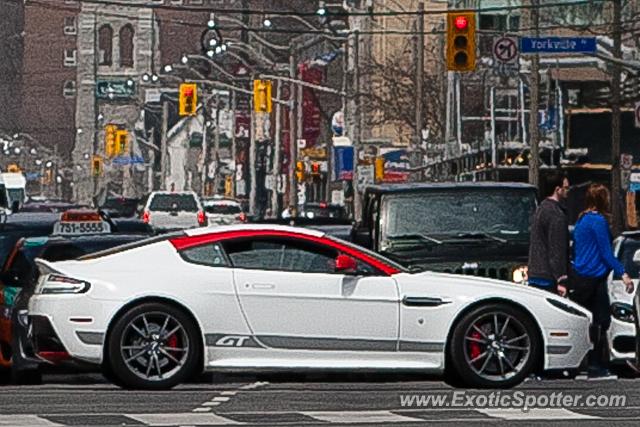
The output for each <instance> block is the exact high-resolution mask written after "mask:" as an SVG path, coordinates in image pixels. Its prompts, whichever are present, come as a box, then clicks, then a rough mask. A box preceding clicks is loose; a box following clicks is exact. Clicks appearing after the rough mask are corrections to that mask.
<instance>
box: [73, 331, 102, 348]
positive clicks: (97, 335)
mask: <svg viewBox="0 0 640 427" xmlns="http://www.w3.org/2000/svg"><path fill="white" fill-rule="evenodd" d="M76 335H77V336H78V338H80V341H82V342H83V343H84V344H89V345H101V344H102V341H104V334H103V333H102V332H83V331H77V332H76Z"/></svg>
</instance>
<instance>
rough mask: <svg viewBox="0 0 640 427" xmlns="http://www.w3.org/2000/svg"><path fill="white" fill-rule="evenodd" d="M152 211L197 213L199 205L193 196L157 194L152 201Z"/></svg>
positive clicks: (150, 207) (150, 206)
mask: <svg viewBox="0 0 640 427" xmlns="http://www.w3.org/2000/svg"><path fill="white" fill-rule="evenodd" d="M149 209H150V210H152V211H165V212H171V211H186V212H197V211H198V204H197V203H196V199H195V198H194V197H193V195H191V194H156V195H155V196H153V199H152V200H151V205H149Z"/></svg>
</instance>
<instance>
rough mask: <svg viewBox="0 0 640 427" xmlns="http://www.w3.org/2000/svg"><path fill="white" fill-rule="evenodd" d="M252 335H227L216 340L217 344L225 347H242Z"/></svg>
mask: <svg viewBox="0 0 640 427" xmlns="http://www.w3.org/2000/svg"><path fill="white" fill-rule="evenodd" d="M249 338H251V337H241V336H237V335H225V336H224V337H222V338H220V339H219V340H218V341H216V344H215V345H219V346H223V347H242V346H243V344H244V342H245V341H246V340H248V339H249Z"/></svg>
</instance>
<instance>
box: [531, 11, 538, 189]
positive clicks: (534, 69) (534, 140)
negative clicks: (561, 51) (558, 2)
mask: <svg viewBox="0 0 640 427" xmlns="http://www.w3.org/2000/svg"><path fill="white" fill-rule="evenodd" d="M531 6H532V7H531V10H530V13H531V24H532V25H531V27H533V28H534V31H535V35H536V37H538V35H539V34H538V33H539V18H540V16H539V0H531ZM539 61H540V57H539V56H538V54H537V53H536V54H534V55H533V56H532V57H531V76H530V82H529V83H530V84H529V95H530V97H529V99H530V105H529V147H530V151H529V154H530V156H529V157H530V158H529V184H531V185H533V186H534V187H536V188H537V189H539V188H540V152H539V139H540V130H539V129H538V104H539V101H540V62H539Z"/></svg>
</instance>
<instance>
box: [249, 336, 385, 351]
mask: <svg viewBox="0 0 640 427" xmlns="http://www.w3.org/2000/svg"><path fill="white" fill-rule="evenodd" d="M258 339H259V340H260V341H261V342H263V343H264V344H265V345H267V346H269V347H273V348H283V349H287V350H293V349H303V350H327V351H340V350H343V351H395V350H396V341H395V340H356V339H342V338H303V337H283V336H270V335H260V336H258Z"/></svg>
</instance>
